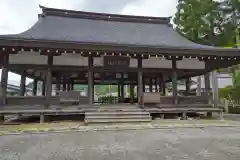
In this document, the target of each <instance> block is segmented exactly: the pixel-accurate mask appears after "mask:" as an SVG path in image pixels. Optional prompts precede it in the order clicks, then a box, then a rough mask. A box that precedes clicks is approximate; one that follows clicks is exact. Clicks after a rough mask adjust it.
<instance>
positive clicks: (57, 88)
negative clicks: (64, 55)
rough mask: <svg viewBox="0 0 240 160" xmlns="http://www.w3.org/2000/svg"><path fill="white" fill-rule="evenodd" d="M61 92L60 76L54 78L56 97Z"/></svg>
mask: <svg viewBox="0 0 240 160" xmlns="http://www.w3.org/2000/svg"><path fill="white" fill-rule="evenodd" d="M60 90H61V76H59V75H58V76H57V77H56V95H59V92H60Z"/></svg>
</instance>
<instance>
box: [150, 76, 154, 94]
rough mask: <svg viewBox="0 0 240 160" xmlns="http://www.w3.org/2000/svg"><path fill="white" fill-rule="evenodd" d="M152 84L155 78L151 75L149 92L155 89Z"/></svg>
mask: <svg viewBox="0 0 240 160" xmlns="http://www.w3.org/2000/svg"><path fill="white" fill-rule="evenodd" d="M152 86H153V79H152V77H150V80H149V92H152V91H153V88H152Z"/></svg>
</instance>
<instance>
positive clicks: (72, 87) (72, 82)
mask: <svg viewBox="0 0 240 160" xmlns="http://www.w3.org/2000/svg"><path fill="white" fill-rule="evenodd" d="M73 90H74V79H73V78H72V79H71V91H73Z"/></svg>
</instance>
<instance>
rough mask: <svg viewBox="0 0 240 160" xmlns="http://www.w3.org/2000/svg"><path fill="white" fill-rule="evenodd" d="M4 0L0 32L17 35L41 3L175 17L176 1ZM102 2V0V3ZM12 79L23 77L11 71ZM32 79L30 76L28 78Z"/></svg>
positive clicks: (33, 18)
mask: <svg viewBox="0 0 240 160" xmlns="http://www.w3.org/2000/svg"><path fill="white" fill-rule="evenodd" d="M96 1H97V0H1V1H0V34H16V33H20V32H23V31H25V30H27V29H28V28H30V27H31V26H32V25H33V24H34V23H35V22H36V21H37V18H38V17H37V14H39V13H40V12H41V11H40V8H39V4H40V5H43V6H46V7H51V8H61V9H74V10H87V11H92V12H94V11H101V12H111V13H116V14H129V15H140V16H158V17H164V16H173V15H174V13H175V11H176V5H177V0H122V1H120V0H118V1H117V2H114V3H113V0H98V2H96ZM100 1H101V2H100ZM9 79H10V80H19V81H20V76H19V75H16V74H13V73H10V74H9ZM27 81H28V82H29V81H30V80H29V79H28V80H27Z"/></svg>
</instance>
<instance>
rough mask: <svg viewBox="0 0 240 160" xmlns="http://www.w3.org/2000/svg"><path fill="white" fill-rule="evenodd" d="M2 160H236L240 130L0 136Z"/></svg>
mask: <svg viewBox="0 0 240 160" xmlns="http://www.w3.org/2000/svg"><path fill="white" fill-rule="evenodd" d="M0 159H1V160H15V159H16V160H20V159H21V160H47V159H53V160H75V159H82V160H95V159H96V160H108V159H109V160H115V159H118V160H119V159H124V160H135V159H136V160H155V159H156V160H160V159H161V160H183V159H184V160H188V159H189V160H239V159H240V128H217V127H214V128H212V127H211V128H204V129H193V128H192V129H186V128H185V129H184V128H182V129H169V130H163V129H162V130H136V131H130V130H128V131H103V132H72V133H49V134H34V135H27V134H26V135H9V136H0Z"/></svg>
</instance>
